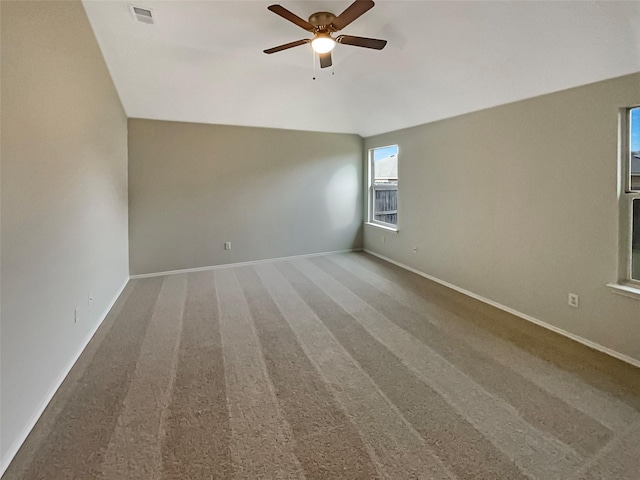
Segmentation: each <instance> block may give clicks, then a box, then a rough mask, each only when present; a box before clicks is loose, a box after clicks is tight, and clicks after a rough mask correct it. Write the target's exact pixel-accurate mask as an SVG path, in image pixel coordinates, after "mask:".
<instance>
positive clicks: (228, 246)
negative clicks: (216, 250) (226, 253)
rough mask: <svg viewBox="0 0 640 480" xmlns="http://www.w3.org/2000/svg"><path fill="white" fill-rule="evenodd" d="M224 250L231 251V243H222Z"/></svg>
mask: <svg viewBox="0 0 640 480" xmlns="http://www.w3.org/2000/svg"><path fill="white" fill-rule="evenodd" d="M224 249H225V250H231V242H224Z"/></svg>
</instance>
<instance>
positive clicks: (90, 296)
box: [87, 293, 93, 307]
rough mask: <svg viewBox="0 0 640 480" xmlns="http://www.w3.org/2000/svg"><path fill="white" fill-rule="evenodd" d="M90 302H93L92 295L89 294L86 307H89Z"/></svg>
mask: <svg viewBox="0 0 640 480" xmlns="http://www.w3.org/2000/svg"><path fill="white" fill-rule="evenodd" d="M92 302H93V294H92V293H90V294H89V295H87V307H90V306H91V303H92Z"/></svg>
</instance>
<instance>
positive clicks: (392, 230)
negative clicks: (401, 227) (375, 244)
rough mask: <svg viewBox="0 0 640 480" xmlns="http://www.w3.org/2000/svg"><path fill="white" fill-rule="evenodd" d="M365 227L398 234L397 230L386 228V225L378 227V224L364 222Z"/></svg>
mask: <svg viewBox="0 0 640 480" xmlns="http://www.w3.org/2000/svg"><path fill="white" fill-rule="evenodd" d="M364 224H365V225H369V226H370V227H377V228H381V229H383V230H388V231H389V232H396V233H398V229H397V228H394V227H388V226H386V225H380V224H379V223H373V222H364Z"/></svg>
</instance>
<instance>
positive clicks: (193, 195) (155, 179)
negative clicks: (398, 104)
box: [129, 119, 362, 275]
mask: <svg viewBox="0 0 640 480" xmlns="http://www.w3.org/2000/svg"><path fill="white" fill-rule="evenodd" d="M360 198H362V139H361V138H360V137H359V136H358V135H344V134H330V133H312V132H300V131H291V130H275V129H266V128H248V127H230V126H220V125H203V124H193V123H177V122H163V121H154V120H136V119H130V120H129V208H130V210H129V232H130V237H129V238H130V244H129V250H130V272H131V274H132V275H135V274H143V273H152V272H162V271H168V270H178V269H185V268H194V267H205V266H210V265H220V264H226V263H235V262H244V261H251V260H260V259H267V258H275V257H283V256H290V255H301V254H309V253H317V252H327V251H335V250H344V249H351V248H359V247H361V246H362V239H361V231H362V202H360ZM226 241H230V242H232V250H230V251H225V250H224V242H226Z"/></svg>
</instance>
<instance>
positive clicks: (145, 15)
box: [129, 5, 155, 25]
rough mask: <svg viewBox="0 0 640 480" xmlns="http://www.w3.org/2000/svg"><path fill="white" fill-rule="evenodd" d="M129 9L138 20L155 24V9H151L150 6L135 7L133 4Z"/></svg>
mask: <svg viewBox="0 0 640 480" xmlns="http://www.w3.org/2000/svg"><path fill="white" fill-rule="evenodd" d="M129 9H130V10H131V14H132V15H133V18H134V19H135V20H137V21H138V22H142V23H146V24H149V25H153V24H154V23H155V21H154V18H153V10H151V9H150V8H142V7H134V6H133V5H131V6H130V7H129Z"/></svg>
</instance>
